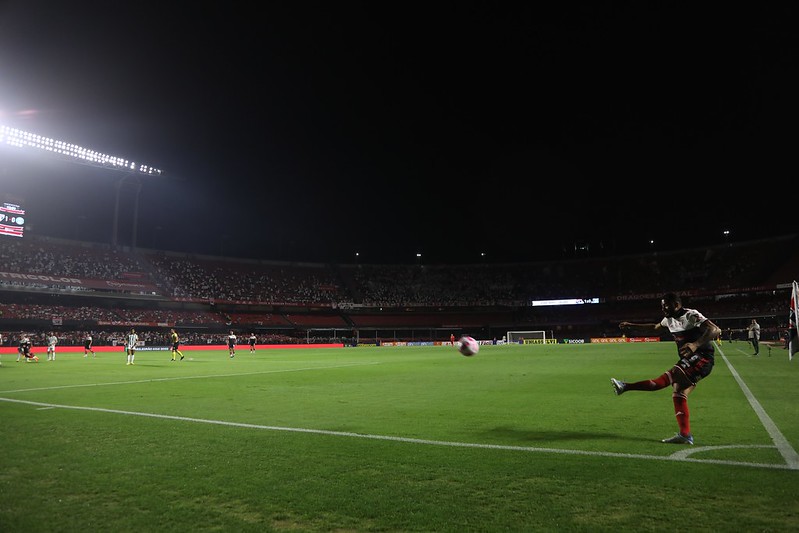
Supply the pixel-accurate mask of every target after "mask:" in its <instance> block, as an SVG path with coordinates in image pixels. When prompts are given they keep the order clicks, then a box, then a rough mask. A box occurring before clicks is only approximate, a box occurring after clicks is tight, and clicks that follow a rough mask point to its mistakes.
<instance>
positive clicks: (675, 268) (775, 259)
mask: <svg viewBox="0 0 799 533" xmlns="http://www.w3.org/2000/svg"><path fill="white" fill-rule="evenodd" d="M0 244H2V246H0V261H2V265H3V266H2V268H1V270H2V272H0V291H10V290H14V291H36V292H42V291H44V292H48V291H49V292H52V293H59V292H67V293H75V292H83V293H88V294H96V295H98V296H99V295H106V294H114V295H118V296H124V295H138V296H150V297H154V298H158V299H162V300H172V301H195V302H214V303H216V304H223V303H228V304H241V305H245V306H247V305H288V306H292V305H294V306H309V305H321V306H326V307H342V308H353V307H356V308H379V307H384V308H385V307H388V308H399V307H418V308H423V307H427V308H438V307H472V308H473V307H523V306H525V305H528V303H529V302H530V301H531V300H546V299H553V298H594V297H598V298H602V299H604V300H609V301H610V300H623V299H629V298H631V297H636V296H639V297H646V296H648V295H657V294H661V293H663V292H666V291H675V292H682V293H685V292H692V293H696V294H720V293H724V292H741V291H747V290H751V289H753V288H766V289H767V288H769V287H773V288H775V287H777V286H778V285H781V284H786V283H790V282H791V281H792V280H793V279H794V277H795V276H796V272H797V271H799V268H797V266H799V252H797V250H799V246H797V237H796V236H795V235H789V236H785V237H782V238H777V239H768V240H762V241H749V242H744V243H735V244H726V245H719V246H715V247H709V248H702V249H689V250H681V251H675V252H665V253H664V252H661V253H648V254H639V255H630V256H619V257H603V258H583V259H573V260H564V261H547V262H534V263H513V264H475V265H351V264H347V265H344V264H339V265H336V264H309V263H301V264H300V263H281V262H274V261H253V260H237V259H233V258H224V259H223V258H219V257H209V256H198V255H189V254H182V253H181V254H179V253H170V252H154V251H151V250H143V249H138V250H131V249H123V248H120V249H112V248H111V247H110V246H109V245H100V244H94V243H83V242H75V241H64V240H53V239H46V238H35V237H26V238H25V239H14V238H4V239H3V240H2V242H1V243H0Z"/></svg>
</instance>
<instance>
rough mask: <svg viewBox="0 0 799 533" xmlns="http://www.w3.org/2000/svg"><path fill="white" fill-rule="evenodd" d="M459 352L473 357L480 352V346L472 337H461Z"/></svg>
mask: <svg viewBox="0 0 799 533" xmlns="http://www.w3.org/2000/svg"><path fill="white" fill-rule="evenodd" d="M458 351H459V352H460V353H461V355H465V356H472V355H474V354H476V353H477V352H478V351H480V345H479V344H478V343H477V341H476V340H474V339H473V338H472V337H468V336H463V337H461V340H460V346H458Z"/></svg>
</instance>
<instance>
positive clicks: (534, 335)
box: [505, 329, 554, 344]
mask: <svg viewBox="0 0 799 533" xmlns="http://www.w3.org/2000/svg"><path fill="white" fill-rule="evenodd" d="M553 339H554V335H553V331H552V330H549V331H547V330H543V329H539V330H532V331H508V334H507V336H506V337H505V342H506V343H508V344H549V343H551V342H553Z"/></svg>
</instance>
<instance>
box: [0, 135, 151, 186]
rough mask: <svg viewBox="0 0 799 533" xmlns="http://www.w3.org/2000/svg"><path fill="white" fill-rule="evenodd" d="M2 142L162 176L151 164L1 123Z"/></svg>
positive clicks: (91, 163) (86, 162)
mask: <svg viewBox="0 0 799 533" xmlns="http://www.w3.org/2000/svg"><path fill="white" fill-rule="evenodd" d="M0 144H7V145H9V146H14V147H17V148H33V149H39V150H44V151H45V152H49V153H51V154H53V155H56V156H61V157H64V158H71V159H72V160H73V161H75V162H77V163H83V164H86V165H91V166H96V167H101V168H107V169H111V170H121V171H123V172H134V173H136V174H145V175H152V176H160V175H161V174H162V171H161V170H160V169H157V168H155V167H152V166H150V165H145V164H142V163H136V162H133V161H129V160H127V159H125V158H122V157H117V156H112V155H107V154H103V153H101V152H97V151H95V150H89V149H88V148H83V147H82V146H78V145H77V144H72V143H68V142H65V141H59V140H56V139H51V138H49V137H44V136H42V135H37V134H35V133H30V132H27V131H23V130H20V129H17V128H12V127H10V126H3V125H2V124H0Z"/></svg>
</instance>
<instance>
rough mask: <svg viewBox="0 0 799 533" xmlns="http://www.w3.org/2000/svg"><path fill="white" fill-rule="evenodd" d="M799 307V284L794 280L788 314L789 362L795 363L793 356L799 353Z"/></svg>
mask: <svg viewBox="0 0 799 533" xmlns="http://www.w3.org/2000/svg"><path fill="white" fill-rule="evenodd" d="M797 305H799V284H797V283H796V280H793V286H792V287H791V311H790V313H788V361H793V355H794V354H795V353H796V352H799V338H797V334H796V319H797V318H798V317H799V313H798V312H797Z"/></svg>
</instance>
